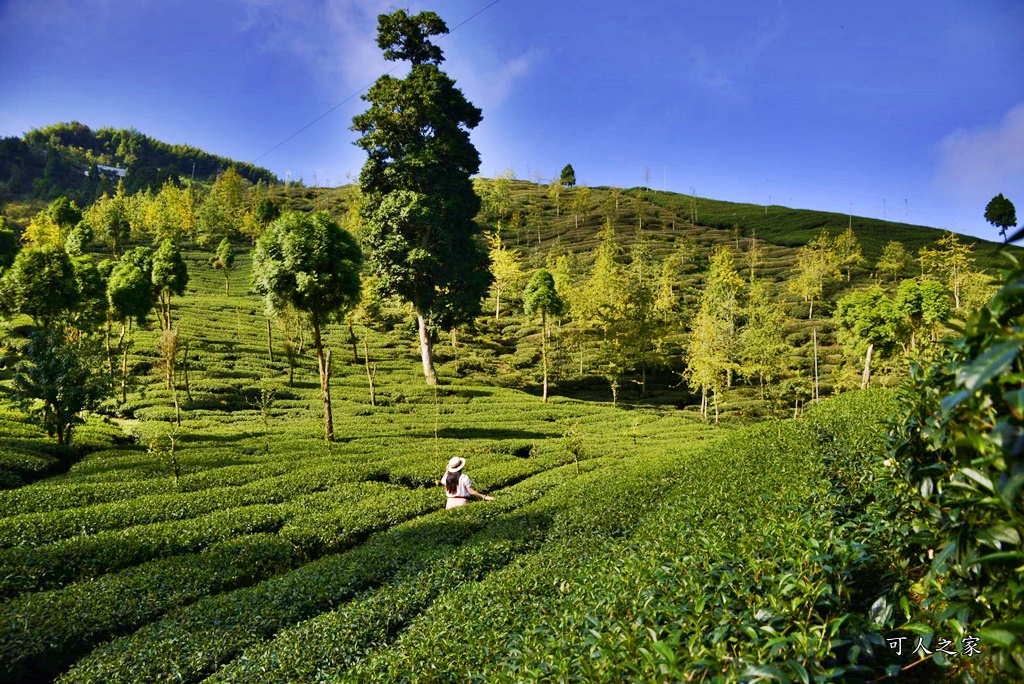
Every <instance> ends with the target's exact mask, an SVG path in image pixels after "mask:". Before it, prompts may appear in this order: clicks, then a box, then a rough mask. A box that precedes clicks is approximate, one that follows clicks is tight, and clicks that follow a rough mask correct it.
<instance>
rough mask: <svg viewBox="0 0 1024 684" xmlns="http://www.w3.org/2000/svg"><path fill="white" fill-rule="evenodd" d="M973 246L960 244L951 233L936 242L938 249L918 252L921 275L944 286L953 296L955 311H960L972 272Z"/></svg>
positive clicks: (954, 234) (922, 249)
mask: <svg viewBox="0 0 1024 684" xmlns="http://www.w3.org/2000/svg"><path fill="white" fill-rule="evenodd" d="M973 252H974V246H973V245H969V244H966V243H963V242H960V238H959V237H958V236H957V234H956V233H954V232H952V231H946V234H945V235H943V236H942V238H940V239H939V241H938V249H931V248H929V247H922V248H921V250H920V251H919V252H918V258H919V259H920V261H921V272H922V274H923V275H926V276H931V277H933V278H935V279H936V280H939V281H941V282H943V283H945V284H946V287H947V288H949V291H950V292H951V293H952V294H953V303H954V308H955V309H956V310H958V311H959V310H960V306H961V304H962V302H961V299H962V294H963V289H964V284H965V283H966V282H968V281H969V280H970V279H971V278H972V274H973V273H974V272H975V271H974V254H973Z"/></svg>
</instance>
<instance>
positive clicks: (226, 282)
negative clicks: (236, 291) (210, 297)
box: [224, 269, 231, 296]
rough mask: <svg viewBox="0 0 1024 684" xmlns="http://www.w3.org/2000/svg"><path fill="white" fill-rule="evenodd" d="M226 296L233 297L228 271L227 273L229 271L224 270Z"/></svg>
mask: <svg viewBox="0 0 1024 684" xmlns="http://www.w3.org/2000/svg"><path fill="white" fill-rule="evenodd" d="M224 295H225V296H230V295H231V281H230V280H228V271H227V269H224Z"/></svg>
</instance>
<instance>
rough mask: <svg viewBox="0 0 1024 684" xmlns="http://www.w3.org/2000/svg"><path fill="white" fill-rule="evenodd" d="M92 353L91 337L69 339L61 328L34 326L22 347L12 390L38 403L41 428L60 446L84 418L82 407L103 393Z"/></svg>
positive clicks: (93, 350)
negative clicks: (49, 328) (21, 356)
mask: <svg viewBox="0 0 1024 684" xmlns="http://www.w3.org/2000/svg"><path fill="white" fill-rule="evenodd" d="M96 356H97V354H96V350H95V345H94V344H93V340H92V339H91V338H86V337H82V338H78V339H76V340H72V341H69V340H67V339H66V338H65V336H64V333H63V331H61V330H45V329H43V330H37V331H35V332H33V333H32V335H31V337H30V339H29V343H28V344H27V345H26V347H25V357H24V359H23V361H22V362H21V363H20V364H19V368H18V370H19V372H18V374H17V375H16V376H15V393H16V395H17V396H19V397H20V398H22V399H24V400H29V401H32V402H33V404H34V405H35V406H37V407H38V408H37V411H38V413H39V414H40V416H41V418H42V425H43V428H44V429H45V430H46V432H47V434H49V435H50V436H51V437H55V438H56V439H57V443H58V444H60V445H61V446H63V447H67V446H70V444H71V439H72V435H73V431H74V427H75V425H77V424H80V423H83V422H84V420H83V418H82V416H81V413H82V411H85V410H88V409H91V408H94V407H95V406H96V404H97V403H98V402H99V400H100V399H101V398H102V397H103V396H104V394H105V393H106V387H105V385H104V383H103V382H102V379H101V378H100V377H99V374H98V373H97V372H96V370H95V369H96V368H98V367H101V366H102V364H101V363H99V364H98V363H95V362H94V359H95V357H96Z"/></svg>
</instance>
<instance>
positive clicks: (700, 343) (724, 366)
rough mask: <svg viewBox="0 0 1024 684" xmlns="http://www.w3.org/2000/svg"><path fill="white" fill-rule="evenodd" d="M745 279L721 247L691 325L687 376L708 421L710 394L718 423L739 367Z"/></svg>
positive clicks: (713, 258) (715, 255) (687, 355)
mask: <svg viewBox="0 0 1024 684" xmlns="http://www.w3.org/2000/svg"><path fill="white" fill-rule="evenodd" d="M742 291H743V279H742V278H741V277H740V275H739V273H737V271H736V267H735V264H734V263H733V258H732V253H731V252H730V251H729V249H728V248H727V247H718V248H717V249H716V250H715V252H714V254H713V255H712V256H711V261H710V263H709V266H708V274H707V277H706V278H705V280H704V288H703V290H702V291H701V294H700V300H699V308H698V310H697V314H696V315H695V316H694V319H693V322H692V324H691V331H690V340H689V344H688V346H687V354H686V371H685V373H684V377H686V378H687V379H688V380H689V383H690V386H691V387H692V388H693V389H695V390H697V389H699V390H700V392H701V415H702V416H704V417H705V418H707V415H708V395H709V394H710V395H711V398H712V399H713V400H714V406H715V421H716V422H717V421H718V409H719V401H718V398H719V395H720V394H721V392H722V390H723V389H725V388H726V387H728V386H729V385H730V384H731V379H732V373H733V371H735V370H736V369H737V368H738V365H737V364H736V362H735V357H736V355H737V349H736V345H737V334H736V328H737V320H736V319H737V316H738V315H739V312H740V304H739V302H740V295H741V294H742Z"/></svg>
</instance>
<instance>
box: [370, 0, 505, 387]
mask: <svg viewBox="0 0 1024 684" xmlns="http://www.w3.org/2000/svg"><path fill="white" fill-rule="evenodd" d="M447 32H448V27H447V26H445V23H444V21H442V20H441V18H440V17H438V16H437V15H436V14H435V13H433V12H421V13H419V14H416V15H413V16H410V15H408V14H407V13H406V12H405V11H404V10H398V11H396V12H393V13H392V14H382V15H380V17H378V35H377V45H378V46H380V48H382V49H383V50H384V58H385V59H387V60H391V61H396V60H406V61H409V62H411V63H412V68H411V69H410V71H409V74H408V75H407V76H406V77H405V78H403V79H398V78H394V77H392V76H388V75H384V76H381V77H380V78H378V79H377V81H376V83H374V85H373V86H372V87H371V88H370V90H369V92H368V93H367V94H366V95H364V96H363V99H364V100H365V101H367V102H369V103H370V107H369V109H368V110H366V111H365V112H363V113H362V114H359V115H357V116H356V117H354V118H353V126H352V128H353V130H356V131H358V132H359V133H361V134H362V137H360V138H359V140H358V141H357V143H356V144H358V145H359V146H360V147H362V148H363V149H364V150H366V152H367V154H368V157H369V158H368V159H367V161H366V164H365V165H364V166H363V169H362V172H361V173H360V175H359V183H360V188H361V190H362V193H363V196H364V200H365V201H364V203H363V219H364V221H365V238H364V241H365V245H366V247H367V252H368V254H367V263H368V265H369V267H370V271H371V272H372V273H373V275H374V276H375V279H376V283H377V286H378V288H379V289H380V291H381V293H382V294H391V295H397V296H399V297H401V298H403V299H405V300H406V301H409V302H411V303H412V305H413V308H414V309H415V311H416V317H417V322H418V327H419V340H420V355H421V359H422V362H423V375H424V377H425V379H426V382H427V384H428V385H434V384H437V374H436V372H435V371H434V361H433V347H432V341H431V331H430V325H431V324H432V325H433V326H436V327H441V328H450V327H453V326H454V325H457V324H458V323H461V322H463V321H466V320H469V319H471V318H472V317H473V316H474V315H475V314H476V313H478V312H479V310H480V305H481V300H482V298H483V297H484V295H485V294H486V292H487V288H488V286H489V285H490V273H489V271H488V268H487V253H486V251H485V248H484V246H483V245H482V244H481V242H480V240H479V238H478V236H479V235H480V233H481V230H480V228H479V226H478V225H477V224H476V222H475V221H474V217H475V216H476V214H477V212H478V211H479V210H480V198H479V197H478V196H477V194H476V193H475V192H474V191H473V184H472V181H471V180H470V177H471V176H473V175H474V174H476V173H477V171H479V169H480V155H479V154H478V153H477V151H476V148H475V147H474V146H473V143H472V142H471V141H470V139H469V131H470V130H471V129H473V128H476V126H477V125H478V124H479V123H480V121H481V118H482V115H481V112H480V110H479V109H478V108H476V107H474V106H473V105H472V104H471V103H470V102H469V101H468V100H466V98H465V96H464V95H463V94H462V91H461V90H459V89H458V88H456V87H455V81H454V80H453V79H451V78H450V77H449V76H448V75H447V74H446V73H445V72H443V71H441V69H440V66H439V65H440V63H441V62H442V61H443V59H444V58H443V56H442V53H441V49H440V48H439V47H438V46H436V45H434V44H433V43H432V42H431V41H430V38H431V37H432V36H436V35H441V34H445V33H447Z"/></svg>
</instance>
